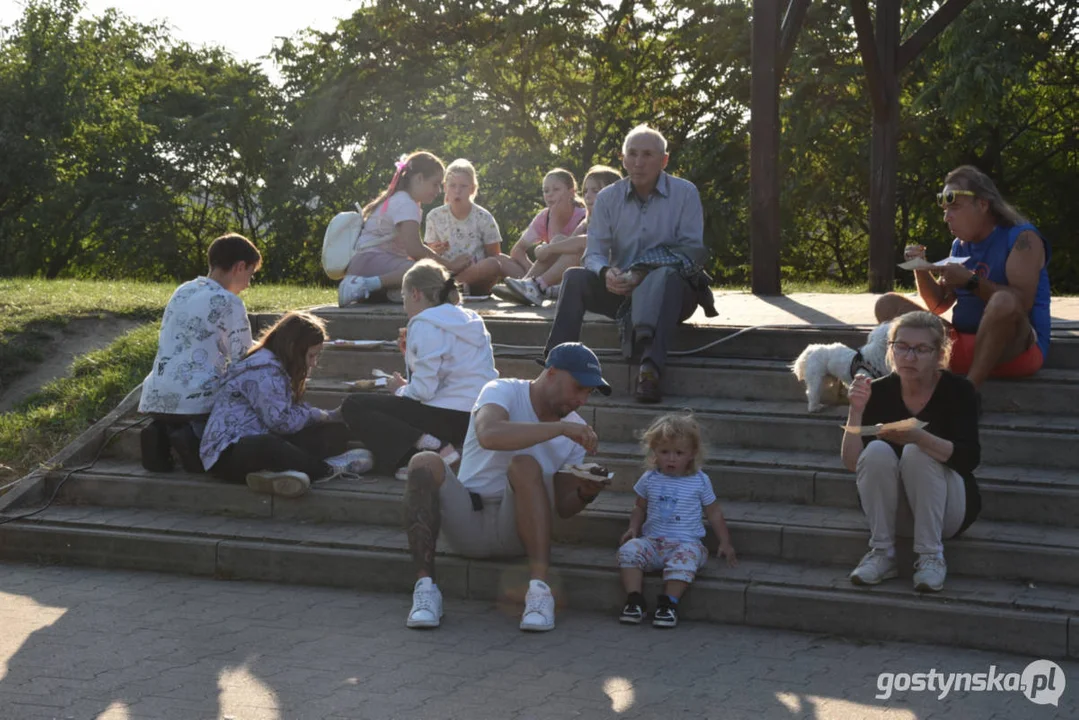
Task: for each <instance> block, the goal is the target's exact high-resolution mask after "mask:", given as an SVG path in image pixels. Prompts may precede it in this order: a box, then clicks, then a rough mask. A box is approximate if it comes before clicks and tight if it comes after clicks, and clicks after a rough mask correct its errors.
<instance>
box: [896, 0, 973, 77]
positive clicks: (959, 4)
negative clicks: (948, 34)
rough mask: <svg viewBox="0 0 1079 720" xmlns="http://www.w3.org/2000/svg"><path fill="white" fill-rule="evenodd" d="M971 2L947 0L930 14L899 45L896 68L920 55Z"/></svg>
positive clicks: (967, 0) (903, 66)
mask: <svg viewBox="0 0 1079 720" xmlns="http://www.w3.org/2000/svg"><path fill="white" fill-rule="evenodd" d="M971 2H973V0H948V1H947V2H946V3H944V4H943V5H941V6H940V7H939V8H937V11H936V12H935V13H933V14H932V15H930V16H929V19H928V20H926V21H925V22H924V23H922V26H921V27H920V28H918V29H917V30H916V31H915V32H914V34H913V35H911V36H910V37H909V38H907V41H906V42H905V43H903V44H902V45H901V46H900V47H899V55H898V57H897V58H896V62H895V65H896V68H898V69H899V70H902V69H903V68H905V67H906V66H907V65H909V64H910V62H911V61H912V60H914V58H916V57H918V56H919V55H921V53H922V51H923V50H925V48H926V47H927V46H928V45H929V43H931V42H933V40H934V39H936V37H937V35H940V33H941V32H942V31H943V30H944V28H946V27H948V25H950V24H951V22H952V21H953V20H955V19H956V18H957V17H959V13H961V12H963V10H965V9H966V7H967V5H970V3H971Z"/></svg>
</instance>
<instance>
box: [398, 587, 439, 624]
mask: <svg viewBox="0 0 1079 720" xmlns="http://www.w3.org/2000/svg"><path fill="white" fill-rule="evenodd" d="M441 623H442V591H441V590H439V589H438V586H437V585H435V583H434V581H433V580H431V578H429V577H426V578H420V579H419V580H417V581H416V586H415V588H413V590H412V610H410V611H409V613H408V620H407V621H405V625H406V626H407V627H410V628H436V627H438V626H439V625H440V624H441Z"/></svg>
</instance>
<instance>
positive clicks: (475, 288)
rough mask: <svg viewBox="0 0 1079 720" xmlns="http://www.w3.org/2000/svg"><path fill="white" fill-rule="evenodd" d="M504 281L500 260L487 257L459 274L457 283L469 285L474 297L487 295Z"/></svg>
mask: <svg viewBox="0 0 1079 720" xmlns="http://www.w3.org/2000/svg"><path fill="white" fill-rule="evenodd" d="M500 279H502V265H501V263H499V262H498V258H495V257H487V258H484V259H483V260H480V261H479V262H477V263H472V264H471V265H469V266H468V267H466V268H465V269H464V270H462V271H461V272H459V273H457V282H459V283H465V284H466V285H468V289H469V292H471V293H472V294H473V295H486V294H487V293H488V292H489V291H490V290H491V287H492V286H494V284H495V283H497V282H498V281H499V280H500Z"/></svg>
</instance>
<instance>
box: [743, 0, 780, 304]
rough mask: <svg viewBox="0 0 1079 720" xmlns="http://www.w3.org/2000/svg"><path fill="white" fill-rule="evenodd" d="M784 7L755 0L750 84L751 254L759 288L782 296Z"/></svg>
mask: <svg viewBox="0 0 1079 720" xmlns="http://www.w3.org/2000/svg"><path fill="white" fill-rule="evenodd" d="M778 60H779V8H778V3H777V2H776V0H753V42H752V63H753V76H752V85H751V89H750V121H749V128H750V142H749V168H750V169H749V181H750V220H749V227H750V232H749V235H750V259H751V263H752V268H753V282H752V288H753V293H754V294H756V295H779V294H780V292H781V291H780V280H779V248H780V243H779V72H778V69H777V63H778Z"/></svg>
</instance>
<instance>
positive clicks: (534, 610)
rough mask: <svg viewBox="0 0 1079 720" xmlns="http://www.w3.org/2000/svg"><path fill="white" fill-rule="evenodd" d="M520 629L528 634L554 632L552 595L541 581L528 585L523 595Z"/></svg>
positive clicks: (534, 581)
mask: <svg viewBox="0 0 1079 720" xmlns="http://www.w3.org/2000/svg"><path fill="white" fill-rule="evenodd" d="M521 629H522V630H527V631H528V632H547V631H548V630H554V595H552V594H551V588H550V587H548V585H547V583H545V582H543V581H542V580H532V581H530V582H529V583H528V592H527V593H526V594H525V611H524V613H523V614H522V615H521Z"/></svg>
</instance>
